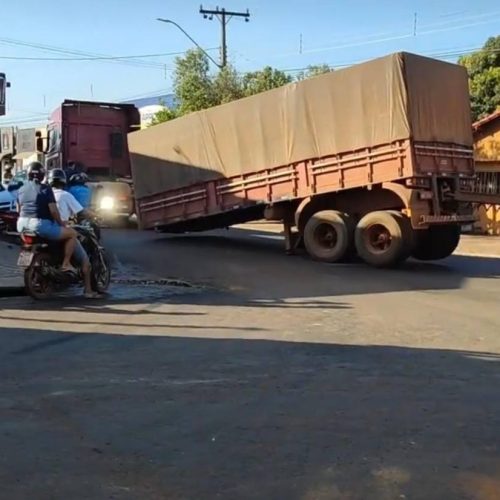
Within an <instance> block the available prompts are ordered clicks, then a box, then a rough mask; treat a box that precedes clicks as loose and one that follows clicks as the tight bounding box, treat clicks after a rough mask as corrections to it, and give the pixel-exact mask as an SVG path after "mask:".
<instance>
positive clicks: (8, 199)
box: [0, 184, 16, 212]
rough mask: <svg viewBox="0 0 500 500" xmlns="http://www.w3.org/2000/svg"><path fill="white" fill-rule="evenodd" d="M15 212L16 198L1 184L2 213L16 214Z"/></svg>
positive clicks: (0, 201)
mask: <svg viewBox="0 0 500 500" xmlns="http://www.w3.org/2000/svg"><path fill="white" fill-rule="evenodd" d="M15 210H16V198H15V197H14V196H13V195H12V194H11V193H10V192H9V191H7V189H5V187H4V186H3V185H2V184H0V212H14V211H15Z"/></svg>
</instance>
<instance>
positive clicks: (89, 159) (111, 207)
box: [46, 100, 140, 218]
mask: <svg viewBox="0 0 500 500" xmlns="http://www.w3.org/2000/svg"><path fill="white" fill-rule="evenodd" d="M139 128H140V115H139V111H138V109H137V108H136V107H135V106H134V105H133V104H115V103H103V102H90V101H74V100H65V101H64V102H63V103H62V105H61V106H60V107H58V108H57V109H56V110H55V111H54V112H53V113H52V115H51V119H50V123H49V126H48V146H47V153H46V164H47V168H48V169H52V168H64V167H66V166H67V165H68V164H69V163H70V162H77V163H80V164H82V165H83V166H84V170H85V172H86V173H87V175H88V176H89V177H90V180H91V183H92V187H94V188H99V189H97V190H96V192H97V193H99V196H97V197H96V198H97V203H94V204H96V205H97V206H96V208H97V209H98V210H99V209H101V212H104V213H103V215H105V216H106V217H108V216H109V217H111V218H114V217H125V216H129V215H131V214H132V213H133V211H134V202H133V193H132V181H131V169H130V157H129V153H128V144H127V134H128V133H129V132H132V131H134V130H137V129H139ZM127 184H128V187H127V186H126V185H127ZM103 198H105V199H106V203H104V205H105V206H103V207H101V206H99V203H100V202H99V200H102V199H103ZM111 199H112V200H113V202H112V203H111V202H110V200H111ZM95 201H96V200H94V202H95Z"/></svg>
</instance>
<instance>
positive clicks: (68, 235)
mask: <svg viewBox="0 0 500 500" xmlns="http://www.w3.org/2000/svg"><path fill="white" fill-rule="evenodd" d="M44 177H45V168H44V167H43V165H42V164H41V163H40V162H37V161H35V162H33V163H30V165H29V166H28V180H27V182H25V183H24V184H23V185H22V186H21V188H20V189H19V191H18V193H17V205H18V212H19V219H18V221H17V230H18V232H19V233H22V232H23V231H33V232H34V233H36V234H37V235H38V236H40V237H41V238H45V239H47V240H55V241H62V242H63V243H64V259H63V263H62V266H61V270H62V271H64V272H74V271H75V269H74V267H73V266H72V265H71V258H72V256H73V252H74V250H75V246H76V241H77V240H76V236H77V233H76V231H75V230H74V229H72V228H70V227H65V225H64V223H63V220H62V219H61V214H60V213H59V210H58V209H57V204H56V199H55V197H54V192H53V191H52V189H51V187H50V186H48V185H46V184H42V181H43V179H44Z"/></svg>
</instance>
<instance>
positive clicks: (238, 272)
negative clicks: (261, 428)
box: [107, 229, 500, 307]
mask: <svg viewBox="0 0 500 500" xmlns="http://www.w3.org/2000/svg"><path fill="white" fill-rule="evenodd" d="M262 234H265V235H267V236H269V233H262ZM260 236H261V234H260V233H259V232H255V231H246V230H239V229H230V230H228V231H216V232H212V233H209V234H195V235H188V236H183V235H181V236H165V235H155V234H152V233H147V232H142V233H141V232H137V233H134V235H133V236H132V237H130V236H129V235H127V234H126V233H123V232H112V233H110V234H109V235H108V236H107V242H108V243H109V245H110V248H111V249H112V250H113V251H115V252H116V254H117V256H118V258H119V259H120V260H121V261H122V262H127V263H132V264H133V265H137V266H141V267H142V268H143V269H145V270H146V271H147V272H150V273H153V274H155V275H158V276H159V277H175V278H179V279H184V280H186V281H190V282H193V283H201V284H202V285H204V284H208V285H209V286H211V287H216V288H218V289H219V291H220V292H222V293H219V294H213V293H212V294H204V295H203V296H196V295H192V296H184V295H180V296H178V297H174V298H173V299H172V300H174V301H176V300H180V301H183V300H194V301H200V300H201V301H203V300H206V301H207V302H209V303H213V302H214V301H215V302H216V303H229V304H233V303H234V301H236V302H238V301H239V302H240V303H241V302H246V303H249V304H252V303H254V302H255V301H262V303H263V304H262V305H263V306H265V304H266V303H267V305H268V306H269V307H273V306H275V307H286V305H287V302H286V301H287V300H288V299H301V301H303V303H304V304H305V303H308V304H309V307H315V305H316V303H317V301H321V300H322V299H321V298H322V297H323V298H324V297H333V298H337V297H340V296H348V295H363V294H374V293H391V292H404V291H414V290H456V289H460V288H462V287H463V285H464V283H465V282H466V280H467V279H469V278H472V279H474V278H491V279H495V278H498V277H500V259H490V258H480V257H458V256H452V257H450V258H448V259H446V260H444V261H440V262H435V263H424V262H418V261H409V262H407V263H406V264H405V265H404V266H403V267H401V268H399V269H381V270H379V269H374V268H370V267H368V266H366V265H364V264H360V263H356V264H322V263H318V262H313V261H311V260H310V259H309V258H307V257H305V256H286V255H285V254H284V251H283V247H282V243H281V242H280V241H276V240H272V239H268V238H261V237H260ZM124 238H128V239H127V244H126V245H125V244H124ZM224 292H228V293H224ZM217 301H219V302H217ZM288 304H290V302H288ZM318 305H319V307H323V306H326V305H325V304H318Z"/></svg>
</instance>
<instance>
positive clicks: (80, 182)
mask: <svg viewBox="0 0 500 500" xmlns="http://www.w3.org/2000/svg"><path fill="white" fill-rule="evenodd" d="M88 180H89V178H88V175H87V174H86V173H85V172H80V173H77V174H73V175H72V176H71V177H70V179H69V189H68V191H69V192H70V193H71V194H72V195H73V196H74V197H75V198H76V201H78V203H80V205H81V206H82V207H83V208H84V209H86V210H88V209H89V208H90V205H91V202H92V190H91V189H90V188H89V187H88V186H87V182H88Z"/></svg>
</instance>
